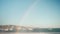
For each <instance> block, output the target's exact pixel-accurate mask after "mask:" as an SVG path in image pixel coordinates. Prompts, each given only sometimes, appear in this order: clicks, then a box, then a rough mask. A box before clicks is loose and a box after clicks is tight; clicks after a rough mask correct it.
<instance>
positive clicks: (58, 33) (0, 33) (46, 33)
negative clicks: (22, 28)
mask: <svg viewBox="0 0 60 34" xmlns="http://www.w3.org/2000/svg"><path fill="white" fill-rule="evenodd" d="M0 34H60V32H40V33H20V32H10V33H9V32H0Z"/></svg>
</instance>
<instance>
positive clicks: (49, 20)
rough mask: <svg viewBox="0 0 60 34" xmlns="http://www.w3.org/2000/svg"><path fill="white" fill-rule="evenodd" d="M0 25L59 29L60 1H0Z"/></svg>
mask: <svg viewBox="0 0 60 34" xmlns="http://www.w3.org/2000/svg"><path fill="white" fill-rule="evenodd" d="M0 25H21V26H33V27H60V0H0Z"/></svg>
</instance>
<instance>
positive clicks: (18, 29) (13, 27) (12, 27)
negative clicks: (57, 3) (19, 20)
mask: <svg viewBox="0 0 60 34" xmlns="http://www.w3.org/2000/svg"><path fill="white" fill-rule="evenodd" d="M2 31H3V32H60V28H37V27H36V28H33V27H30V26H29V27H25V26H18V25H0V32H2Z"/></svg>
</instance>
